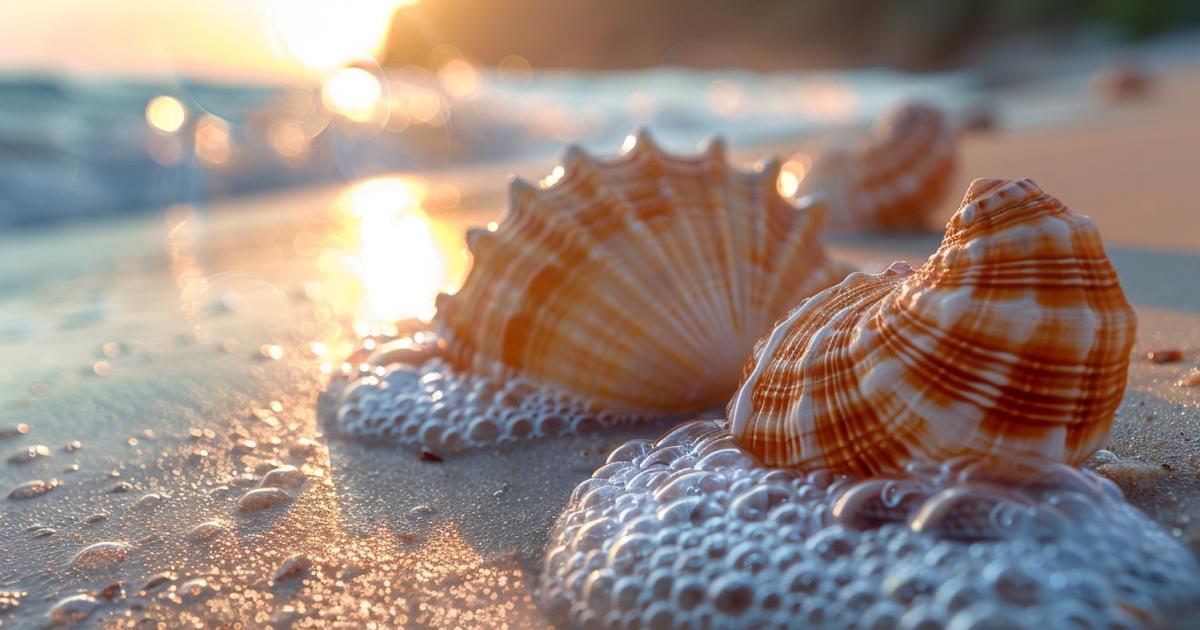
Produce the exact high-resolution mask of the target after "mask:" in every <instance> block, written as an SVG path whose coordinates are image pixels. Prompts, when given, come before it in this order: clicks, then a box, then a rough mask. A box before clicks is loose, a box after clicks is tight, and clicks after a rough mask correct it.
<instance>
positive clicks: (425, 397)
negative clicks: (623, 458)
mask: <svg viewBox="0 0 1200 630" xmlns="http://www.w3.org/2000/svg"><path fill="white" fill-rule="evenodd" d="M321 415H322V416H323V417H324V418H325V419H326V422H327V424H329V425H330V426H331V427H332V429H333V431H334V432H335V433H337V434H339V435H342V436H346V437H351V438H356V439H361V440H364V441H369V442H380V443H387V444H396V445H406V446H424V447H426V448H429V449H431V450H433V451H435V452H453V451H458V450H462V449H467V448H478V447H484V446H492V445H496V444H505V443H511V442H517V441H520V440H527V439H536V438H545V437H557V436H563V435H571V434H577V433H585V432H588V431H594V430H596V429H599V428H602V427H605V426H611V425H616V424H620V423H623V422H627V421H629V420H630V418H625V417H618V416H616V415H614V414H611V413H608V412H598V411H597V410H596V409H595V408H594V406H593V405H591V404H590V403H588V402H587V401H585V400H583V399H580V398H578V397H576V396H573V395H572V394H571V393H569V392H567V391H565V390H562V389H560V388H555V387H551V386H548V385H544V384H540V383H536V382H534V381H532V380H530V379H528V378H525V377H523V376H520V375H517V374H513V373H511V371H510V372H508V373H505V372H504V371H503V370H499V369H497V370H495V371H494V373H493V375H484V374H476V373H474V372H465V371H461V370H458V369H456V368H455V367H454V366H452V365H451V364H450V363H448V362H447V361H445V360H444V359H443V358H442V357H441V356H440V352H439V350H438V341H437V338H436V336H435V335H434V334H433V333H431V332H420V333H417V334H414V335H412V336H409V337H403V338H399V339H392V340H379V339H377V338H368V339H366V340H365V341H364V347H363V349H362V350H360V351H359V352H357V353H355V355H352V356H351V357H350V358H349V359H348V360H347V361H346V362H344V363H343V365H342V366H341V369H340V371H339V372H338V374H337V375H335V377H334V378H333V379H332V381H331V383H330V386H329V388H328V390H327V391H326V393H325V394H324V395H323V396H322V401H321Z"/></svg>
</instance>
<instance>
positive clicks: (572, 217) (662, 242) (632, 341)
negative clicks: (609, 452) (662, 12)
mask: <svg viewBox="0 0 1200 630" xmlns="http://www.w3.org/2000/svg"><path fill="white" fill-rule="evenodd" d="M634 140H635V141H636V142H635V144H634V145H633V146H632V148H631V150H629V151H628V152H627V153H626V154H625V155H623V156H622V157H620V158H618V159H616V160H614V161H600V160H596V159H593V158H592V157H590V156H588V155H586V154H585V153H584V152H583V151H582V150H580V149H578V148H571V149H568V151H567V156H566V163H565V168H564V169H563V170H562V171H561V172H558V171H556V173H561V177H560V178H559V179H558V181H557V182H555V183H554V184H553V185H550V186H549V187H545V188H537V187H534V186H531V185H529V184H526V183H524V182H521V181H515V182H514V183H513V184H512V190H511V207H510V211H509V213H508V215H507V216H506V217H505V219H504V221H503V222H501V223H500V225H499V227H498V229H496V230H495V231H494V232H489V231H486V230H476V231H473V232H471V233H470V234H469V235H468V243H469V246H470V248H471V251H472V253H473V254H474V266H473V268H472V270H471V272H470V274H469V275H468V277H467V279H466V280H465V282H464V284H463V286H462V289H461V290H460V291H459V292H458V293H457V294H455V295H453V296H441V298H440V299H439V302H438V313H437V317H436V320H435V321H436V325H437V329H438V332H439V334H440V335H441V336H442V337H443V338H444V339H445V340H446V345H447V355H448V357H449V359H450V360H451V361H452V362H453V363H454V364H455V365H456V366H458V367H460V368H463V369H469V370H472V371H475V372H482V373H501V374H505V373H511V372H516V373H519V374H522V375H525V376H527V377H530V378H532V379H534V380H535V381H538V382H541V383H545V384H549V385H555V386H558V387H560V388H563V389H566V390H567V391H569V392H571V393H572V394H574V395H576V396H579V397H581V398H584V399H587V400H590V401H592V402H593V403H594V404H595V406H596V407H597V408H599V409H603V410H610V411H613V412H618V413H621V414H627V415H637V416H641V415H664V414H667V415H670V414H676V413H682V412H687V411H694V410H698V409H703V408H708V407H712V406H713V405H719V404H721V403H722V402H723V401H724V400H726V399H727V397H728V396H729V395H730V394H731V393H732V392H733V390H734V389H736V387H737V384H738V378H739V374H740V369H741V364H742V362H743V361H744V360H745V357H746V356H747V355H748V353H749V351H750V349H751V348H752V347H753V345H754V342H755V340H756V339H757V338H758V337H760V336H761V335H762V334H763V333H764V332H765V331H767V330H768V329H769V328H770V327H771V324H772V323H773V322H774V321H775V320H776V319H777V318H778V317H779V316H781V315H782V314H783V313H785V312H787V309H788V308H789V307H790V306H791V305H792V304H795V303H796V301H797V300H799V299H802V298H804V297H807V296H808V295H811V294H813V293H815V292H817V291H819V290H821V289H823V288H825V287H827V286H830V285H831V284H833V283H834V282H837V281H838V280H840V279H841V278H842V277H843V276H844V273H845V272H844V270H842V269H841V268H840V267H838V266H836V265H834V264H832V263H830V261H829V260H828V259H827V258H826V257H825V252H824V250H823V248H822V247H821V244H820V242H819V240H818V239H819V231H820V230H819V228H820V225H819V224H820V220H821V214H822V212H823V209H822V208H820V207H816V206H811V205H810V206H808V207H805V208H797V207H796V206H794V205H792V204H791V203H789V202H788V201H787V200H786V199H784V198H783V197H781V196H780V195H779V194H778V192H776V189H775V182H776V178H777V176H778V169H779V167H778V165H777V164H775V163H768V164H766V165H764V166H761V167H760V168H758V170H756V171H755V172H750V173H745V172H740V171H737V170H734V169H732V168H730V167H729V166H728V164H727V163H726V159H725V150H724V145H723V144H722V143H721V142H719V141H717V142H714V143H713V144H712V145H711V146H710V147H709V148H708V149H707V150H706V151H705V152H704V153H703V154H701V155H699V156H695V157H687V158H685V157H676V156H671V155H667V154H665V153H663V152H662V151H660V150H659V149H658V148H656V147H655V146H654V144H653V142H652V141H651V139H650V138H649V136H647V135H645V134H644V133H643V134H639V135H638V136H636V138H634Z"/></svg>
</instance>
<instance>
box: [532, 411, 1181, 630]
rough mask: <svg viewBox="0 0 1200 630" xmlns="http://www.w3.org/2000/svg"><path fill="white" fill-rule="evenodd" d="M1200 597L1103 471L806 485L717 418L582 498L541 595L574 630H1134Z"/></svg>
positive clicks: (963, 463)
mask: <svg viewBox="0 0 1200 630" xmlns="http://www.w3.org/2000/svg"><path fill="white" fill-rule="evenodd" d="M1034 473H1036V474H1034ZM1014 479H1025V483H1020V482H1016V483H1014ZM1198 597H1200V564H1198V563H1197V561H1196V559H1195V558H1194V557H1193V556H1192V555H1191V554H1190V553H1189V552H1188V551H1187V550H1186V549H1184V548H1183V547H1182V546H1181V545H1180V544H1179V543H1178V542H1176V541H1175V540H1173V539H1172V538H1171V537H1170V536H1169V535H1168V534H1167V533H1166V532H1164V531H1163V530H1162V529H1160V528H1159V527H1158V526H1157V525H1156V524H1154V523H1153V522H1152V521H1151V520H1150V519H1148V518H1147V517H1146V516H1145V515H1144V514H1142V513H1141V512H1140V511H1138V510H1137V509H1135V508H1133V507H1132V506H1130V505H1128V504H1127V503H1125V502H1124V500H1123V499H1122V498H1121V496H1120V491H1119V490H1117V489H1116V487H1115V486H1114V485H1112V484H1111V483H1110V482H1108V481H1107V480H1105V479H1103V478H1101V477H1098V476H1096V475H1094V474H1091V473H1089V472H1083V471H1078V470H1074V469H1071V468H1068V467H1066V466H1061V465H1055V464H1048V463H1041V464H1039V463H1032V462H1007V463H1006V466H1004V467H1000V468H995V467H989V466H985V465H977V464H973V463H971V462H970V461H968V460H958V461H953V462H949V463H947V464H945V465H943V466H941V467H937V466H931V465H913V466H910V467H909V469H908V471H907V476H906V477H905V478H885V479H879V478H876V479H867V480H854V479H851V478H848V477H839V476H835V475H832V474H830V473H829V472H826V471H811V472H809V473H808V474H807V475H805V474H802V473H798V472H795V471H790V470H777V469H769V468H764V467H761V466H760V465H758V464H757V463H756V462H755V461H754V459H753V457H752V456H751V455H750V453H748V452H747V451H745V450H743V449H742V448H741V447H739V446H738V445H737V444H736V442H734V441H733V438H732V437H731V435H730V434H729V432H728V428H727V425H726V424H725V423H723V422H721V421H709V420H703V421H696V422H691V423H688V424H685V425H683V426H680V427H678V428H676V429H675V430H673V431H672V432H670V433H669V434H667V435H666V436H664V437H663V438H661V439H659V440H657V441H649V440H635V441H632V442H628V443H626V444H624V445H622V446H620V447H618V448H617V449H616V450H615V451H614V452H613V453H612V455H611V456H610V457H609V460H608V463H607V464H605V465H604V466H602V467H600V468H599V469H597V470H596V472H595V473H593V475H592V477H591V478H590V479H587V480H586V481H584V482H583V483H581V484H580V485H579V486H578V487H577V488H576V490H575V492H574V494H573V495H572V497H571V500H570V502H569V503H568V505H567V506H566V508H565V509H564V511H563V513H562V515H561V516H560V517H559V519H558V521H557V522H556V523H555V525H554V527H553V529H552V531H551V534H550V541H549V544H548V546H547V551H546V555H545V559H544V571H543V574H542V576H541V580H540V591H539V599H540V604H541V605H542V606H543V609H544V610H545V611H546V613H547V615H548V617H549V618H550V620H551V622H553V623H555V624H557V625H559V626H560V627H571V628H590V627H642V628H675V627H691V628H730V627H756V628H759V627H761V628H795V627H806V628H880V627H882V628H939V627H946V628H975V627H1005V628H1048V627H1054V628H1057V627H1082V628H1122V627H1124V628H1133V627H1142V626H1146V625H1154V624H1155V623H1165V622H1167V621H1170V620H1171V617H1170V614H1171V611H1173V610H1174V609H1176V608H1178V607H1180V606H1184V605H1187V604H1188V603H1190V602H1194V601H1196V598H1198Z"/></svg>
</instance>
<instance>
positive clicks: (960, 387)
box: [727, 179, 1136, 475]
mask: <svg viewBox="0 0 1200 630" xmlns="http://www.w3.org/2000/svg"><path fill="white" fill-rule="evenodd" d="M1135 332H1136V317H1135V315H1134V312H1133V310H1132V309H1131V308H1130V306H1129V304H1128V302H1126V300H1125V295H1124V293H1123V292H1122V290H1121V285H1120V283H1119V282H1118V279H1117V274H1116V271H1115V270H1114V269H1113V267H1112V265H1111V264H1110V263H1109V260H1108V257H1107V256H1106V255H1105V252H1104V247H1103V244H1102V243H1101V241H1100V235H1099V233H1098V232H1097V230H1096V228H1095V226H1094V225H1093V224H1092V222H1091V220H1090V219H1088V218H1087V217H1083V216H1079V215H1076V214H1073V213H1071V212H1070V211H1069V210H1068V209H1067V208H1066V207H1065V206H1063V205H1062V204H1061V203H1060V202H1059V201H1058V200H1057V199H1055V198H1054V197H1052V196H1050V195H1048V194H1046V193H1044V192H1043V191H1042V190H1041V189H1040V188H1038V186H1037V185H1036V184H1034V183H1033V182H1032V181H1030V180H1028V179H1023V180H1017V181H1001V180H981V179H977V180H975V181H974V182H973V183H972V184H971V187H970V189H969V190H968V191H967V195H966V198H965V199H964V200H963V203H962V205H961V207H960V208H959V210H958V211H957V212H956V213H955V214H954V216H953V217H952V218H951V219H950V222H949V224H948V225H947V228H946V235H945V238H944V240H943V241H942V245H941V247H940V248H939V249H938V250H937V252H935V253H934V254H933V256H931V257H930V258H929V260H928V261H927V262H926V263H925V265H924V266H922V267H921V268H920V269H919V270H917V271H915V272H914V271H913V270H912V269H911V268H909V267H908V266H907V265H905V264H903V263H896V264H894V265H893V266H892V267H891V268H889V269H888V270H887V271H885V272H884V273H881V274H879V275H874V276H870V275H865V274H861V273H855V274H851V275H850V276H848V277H847V278H846V279H845V280H843V281H842V282H841V283H839V284H838V285H837V286H834V287H831V288H829V289H827V290H825V291H823V292H821V293H819V294H817V295H816V296H814V297H812V298H810V299H808V300H807V301H805V302H804V303H802V304H801V305H800V306H799V307H798V308H796V309H795V310H793V311H792V312H791V313H790V314H789V315H788V316H787V317H785V318H784V319H783V320H781V321H780V322H779V323H778V324H777V325H776V327H775V329H774V330H773V331H772V332H771V333H770V334H769V335H767V336H766V337H764V338H763V339H762V340H761V341H760V342H759V343H758V344H757V345H756V348H755V351H754V355H753V357H752V358H751V359H750V361H749V362H748V363H747V365H746V368H745V376H744V382H743V385H742V387H741V389H740V390H739V391H738V393H737V394H736V395H735V396H734V398H733V399H732V401H731V402H730V404H729V406H728V409H727V411H728V413H729V417H730V420H731V422H732V432H733V433H734V435H735V437H736V438H737V440H738V441H739V443H741V444H742V445H743V446H745V447H746V448H747V449H748V450H751V451H753V452H754V453H755V454H756V455H757V456H758V457H760V458H761V459H762V460H763V462H764V463H766V464H768V465H772V466H795V467H800V468H810V467H817V468H830V469H834V470H840V471H846V472H851V473H854V474H858V475H871V474H878V473H882V472H889V471H896V470H900V469H901V468H902V467H903V466H904V465H905V463H907V462H909V461H913V460H924V461H942V460H946V459H949V458H951V457H955V456H960V455H977V456H994V457H1006V456H1009V455H1013V456H1015V455H1023V456H1033V457H1041V458H1046V459H1050V460H1053V461H1058V462H1064V463H1069V464H1080V463H1082V462H1083V461H1084V460H1085V459H1086V458H1087V457H1088V456H1090V455H1091V454H1092V453H1093V452H1095V451H1096V450H1097V449H1099V448H1102V447H1103V446H1104V445H1105V444H1106V442H1107V440H1108V436H1109V431H1110V428H1111V423H1112V418H1113V414H1114V412H1115V411H1116V408H1117V405H1118V404H1119V403H1120V401H1121V397H1122V395H1123V393H1124V390H1125V381H1126V372H1127V370H1128V367H1129V351H1130V347H1131V345H1132V344H1133V341H1134V336H1135Z"/></svg>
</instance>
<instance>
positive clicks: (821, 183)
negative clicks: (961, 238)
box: [797, 104, 956, 232]
mask: <svg viewBox="0 0 1200 630" xmlns="http://www.w3.org/2000/svg"><path fill="white" fill-rule="evenodd" d="M955 135H956V134H955V131H954V129H953V127H952V126H951V124H950V123H949V121H948V119H947V116H946V115H945V114H944V113H943V112H942V111H940V110H938V109H936V108H934V107H930V106H927V105H921V104H906V105H903V106H901V107H899V108H896V109H893V110H891V111H890V112H888V113H887V114H885V115H884V116H882V117H881V118H880V119H879V121H877V122H876V124H875V127H874V128H873V129H872V130H871V132H870V134H869V135H868V136H867V137H865V138H860V139H857V140H855V141H852V142H848V143H844V144H839V145H836V146H834V147H832V148H830V149H828V150H826V151H825V152H824V153H823V154H821V155H818V156H817V158H816V160H815V162H814V164H813V168H812V172H811V173H809V175H808V177H806V178H805V179H804V181H803V182H802V183H801V186H800V188H799V190H798V191H797V193H798V195H799V196H803V195H814V194H815V195H821V196H823V197H825V198H826V199H827V200H828V203H829V215H828V217H827V218H826V223H827V225H828V227H829V229H830V230H831V231H834V232H854V231H873V230H917V229H921V228H923V227H925V224H926V219H927V217H928V216H929V215H930V213H931V212H932V211H933V210H935V209H936V208H937V207H938V203H939V202H940V201H941V199H942V197H944V196H945V193H946V187H947V185H948V183H949V181H950V178H951V177H952V176H953V174H954V166H955V159H956V158H955V152H956V137H955Z"/></svg>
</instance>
